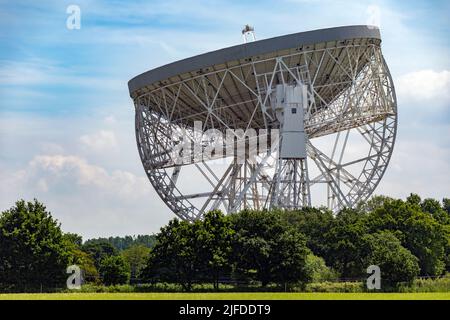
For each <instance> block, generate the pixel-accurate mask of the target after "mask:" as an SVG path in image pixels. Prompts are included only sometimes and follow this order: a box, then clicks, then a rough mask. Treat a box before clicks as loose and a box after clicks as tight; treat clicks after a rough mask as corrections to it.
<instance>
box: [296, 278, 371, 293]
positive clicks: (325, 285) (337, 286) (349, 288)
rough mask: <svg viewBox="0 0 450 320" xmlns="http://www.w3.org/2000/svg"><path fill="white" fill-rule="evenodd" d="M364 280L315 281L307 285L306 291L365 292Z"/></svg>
mask: <svg viewBox="0 0 450 320" xmlns="http://www.w3.org/2000/svg"><path fill="white" fill-rule="evenodd" d="M364 290H365V287H364V283H363V282H362V281H354V282H349V281H347V282H330V281H325V282H314V283H310V284H308V285H306V288H305V289H304V290H302V291H304V292H364Z"/></svg>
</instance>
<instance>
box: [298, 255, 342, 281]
mask: <svg viewBox="0 0 450 320" xmlns="http://www.w3.org/2000/svg"><path fill="white" fill-rule="evenodd" d="M306 268H307V269H309V270H310V272H311V273H312V279H311V282H323V281H332V280H336V279H338V278H339V274H338V273H337V272H336V271H334V270H333V269H331V268H329V267H327V265H326V264H325V260H324V259H323V258H321V257H318V256H315V255H314V254H312V253H310V254H309V255H308V256H307V257H306Z"/></svg>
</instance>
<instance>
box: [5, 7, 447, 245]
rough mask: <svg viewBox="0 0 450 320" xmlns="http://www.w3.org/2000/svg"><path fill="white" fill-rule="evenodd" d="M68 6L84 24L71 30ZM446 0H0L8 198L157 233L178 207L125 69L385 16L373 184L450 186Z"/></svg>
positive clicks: (96, 232)
mask: <svg viewBox="0 0 450 320" xmlns="http://www.w3.org/2000/svg"><path fill="white" fill-rule="evenodd" d="M69 5H77V6H78V7H79V8H80V13H81V19H80V21H81V24H80V29H68V28H67V24H66V22H67V19H68V17H69V15H70V14H68V13H67V12H66V10H67V7H68V6H69ZM449 12H450V2H449V1H387V0H386V1H376V0H372V1H365V0H358V1H348V0H345V1H341V0H335V1H329V0H278V1H170V0H165V1H77V0H71V1H61V0H58V1H3V0H0V210H6V209H8V208H10V207H12V206H13V205H14V203H15V201H16V200H18V199H21V198H23V199H27V200H30V199H33V198H37V199H38V200H39V201H42V202H44V203H45V204H46V205H47V209H48V210H49V211H51V212H52V215H53V216H54V217H55V218H56V219H58V221H59V222H60V223H61V224H62V228H63V230H64V231H66V232H76V233H78V234H80V235H82V236H83V237H84V238H85V239H87V238H92V237H100V236H115V235H126V234H129V235H136V234H150V233H153V232H157V231H158V230H159V228H160V227H161V226H163V225H165V224H166V223H167V222H168V221H169V219H172V218H173V217H174V214H173V213H171V212H170V210H169V209H168V208H166V206H165V205H164V203H163V202H162V200H160V198H159V197H158V195H157V194H156V193H155V191H154V190H153V188H152V187H151V185H150V183H149V181H148V180H147V177H146V176H145V173H144V170H143V168H142V164H141V162H140V159H139V155H138V152H137V148H136V139H135V136H134V107H133V103H132V100H131V99H130V97H129V93H128V88H127V82H128V80H129V79H131V78H132V77H134V76H136V75H138V74H140V73H142V72H144V71H147V70H150V69H152V68H155V67H158V66H161V65H163V64H166V63H170V62H173V61H176V60H179V59H183V58H186V57H190V56H192V55H196V54H200V53H203V52H207V51H212V50H216V49H220V48H223V47H227V46H232V45H236V44H240V43H242V35H241V29H242V27H243V25H245V24H250V25H252V26H254V28H255V33H256V38H257V39H265V38H270V37H274V36H279V35H283V34H287V33H294V32H301V31H307V30H314V29H320V28H327V27H334V26H342V25H360V24H376V25H378V26H379V27H380V30H381V36H382V51H383V54H384V57H385V59H386V61H387V63H388V65H389V68H390V71H391V73H392V76H393V80H394V84H395V88H396V92H397V100H398V113H399V114H398V117H399V122H398V135H397V140H396V145H395V148H394V152H393V155H392V158H391V162H390V165H389V167H388V169H387V171H386V174H385V176H384V177H383V179H382V181H381V183H380V184H379V186H378V188H377V189H376V190H375V193H376V194H385V195H389V196H393V197H398V198H405V197H406V196H408V195H409V193H410V192H415V193H418V194H420V195H421V196H422V197H433V198H436V199H442V198H443V197H450V40H449V39H450V36H449V35H450V33H449V31H450V30H449V29H450V22H449V19H448V14H449Z"/></svg>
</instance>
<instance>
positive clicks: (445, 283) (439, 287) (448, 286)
mask: <svg viewBox="0 0 450 320" xmlns="http://www.w3.org/2000/svg"><path fill="white" fill-rule="evenodd" d="M398 291H399V292H450V274H447V275H446V276H445V277H442V278H436V279H416V280H414V281H413V283H412V284H411V285H408V284H404V283H402V284H400V286H399V288H398Z"/></svg>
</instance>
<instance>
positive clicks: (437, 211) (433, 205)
mask: <svg viewBox="0 0 450 320" xmlns="http://www.w3.org/2000/svg"><path fill="white" fill-rule="evenodd" d="M421 207H422V211H423V212H427V213H429V214H431V216H432V217H433V218H434V219H435V220H436V221H438V222H439V223H441V224H450V216H449V215H448V213H447V211H445V209H444V208H443V207H442V206H441V204H440V202H439V201H437V200H435V199H431V198H427V199H425V200H423V201H422V203H421Z"/></svg>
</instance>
